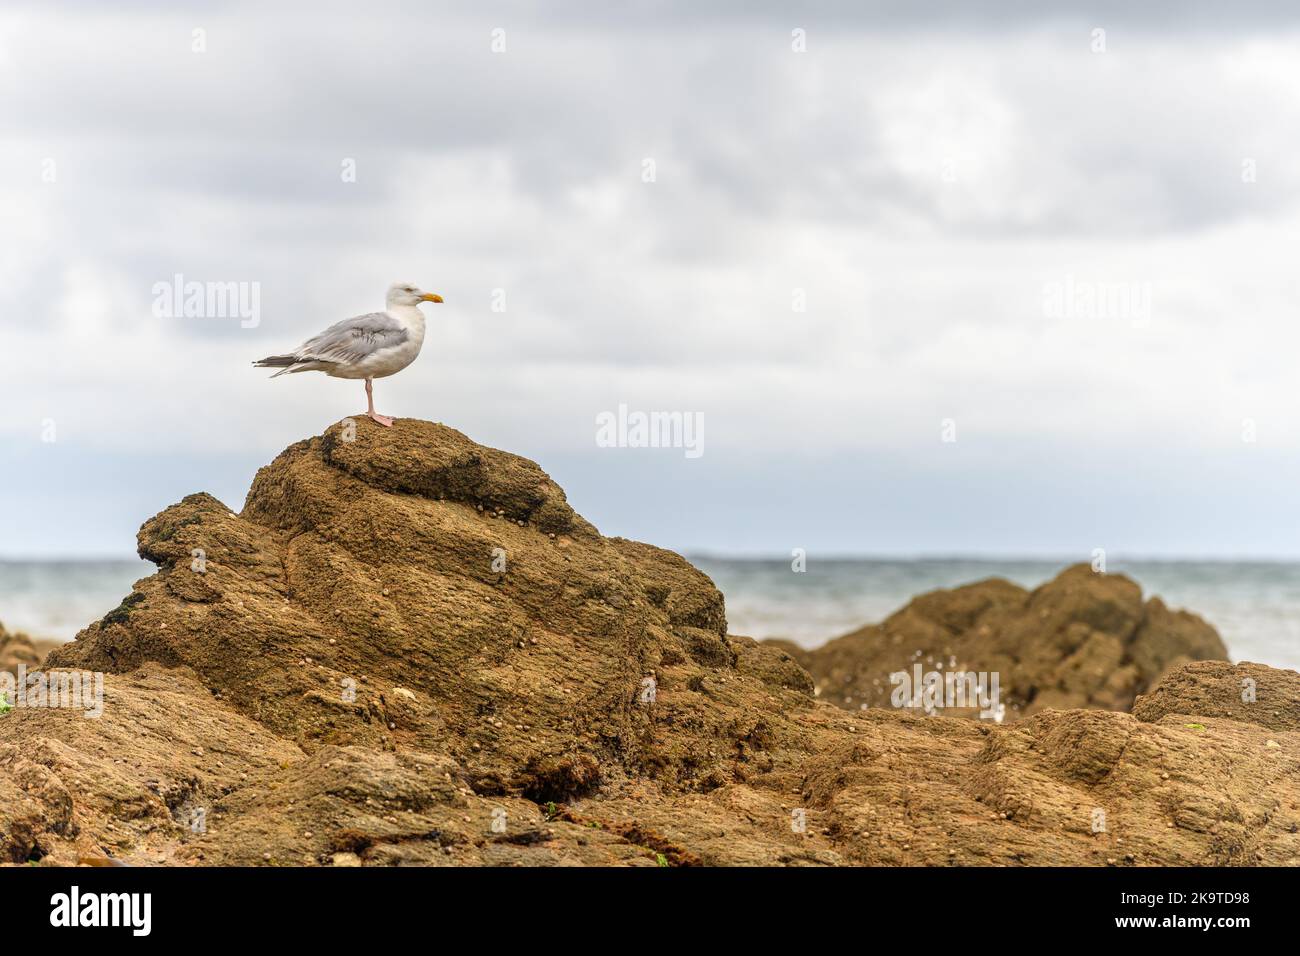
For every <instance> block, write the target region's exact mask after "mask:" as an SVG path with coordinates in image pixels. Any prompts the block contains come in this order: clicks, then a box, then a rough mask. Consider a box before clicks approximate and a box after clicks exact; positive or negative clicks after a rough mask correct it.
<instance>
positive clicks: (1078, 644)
mask: <svg viewBox="0 0 1300 956" xmlns="http://www.w3.org/2000/svg"><path fill="white" fill-rule="evenodd" d="M771 643H773V644H774V645H775V646H778V647H779V648H780V649H782V650H784V651H785V652H786V653H789V654H790V655H791V656H792V657H794V658H795V659H796V660H798V661H799V663H800V664H802V665H803V666H804V667H806V668H807V669H808V671H809V672H810V673H811V674H812V675H813V678H814V680H815V681H816V682H817V687H818V690H819V692H820V693H821V695H822V696H823V697H824V699H826V700H827V701H829V702H831V703H834V704H837V705H838V706H841V707H847V708H850V709H859V708H861V707H863V706H866V707H888V706H890V705H891V700H890V697H891V693H892V691H893V690H894V684H892V683H891V681H890V675H891V674H894V673H896V672H900V671H903V672H908V673H912V672H913V669H914V666H915V665H917V664H920V665H921V666H922V670H923V671H958V672H966V671H972V672H986V673H997V674H998V675H999V678H1000V685H1001V686H1000V689H1001V698H1002V702H1003V704H1005V706H1006V714H1005V717H1006V718H1007V719H1016V718H1018V717H1023V716H1028V715H1029V714H1033V713H1036V712H1038V711H1040V710H1045V709H1048V708H1056V709H1061V708H1068V707H1097V708H1102V709H1105V710H1128V709H1130V708H1131V707H1132V706H1133V701H1134V700H1135V698H1136V697H1137V695H1139V694H1143V693H1145V692H1147V691H1148V690H1149V689H1150V688H1152V687H1154V686H1155V685H1156V683H1157V682H1158V681H1159V680H1160V679H1161V677H1163V676H1164V675H1165V674H1167V673H1169V672H1170V671H1171V670H1173V669H1174V668H1177V667H1179V666H1181V665H1183V664H1186V663H1188V662H1191V661H1198V660H1220V661H1222V660H1226V659H1227V656H1228V654H1227V649H1226V648H1225V647H1224V646H1223V642H1222V641H1221V640H1220V639H1219V635H1218V633H1217V632H1216V631H1215V630H1214V628H1213V627H1211V626H1210V625H1209V624H1207V623H1206V622H1205V621H1203V620H1202V619H1201V618H1199V617H1197V616H1196V615H1195V614H1190V613H1188V612H1186V611H1171V610H1169V609H1168V608H1167V607H1165V605H1164V603H1163V602H1162V601H1161V600H1160V599H1159V598H1154V597H1153V598H1151V599H1149V600H1147V601H1143V600H1142V591H1141V588H1139V587H1138V585H1137V584H1135V583H1134V582H1133V581H1131V580H1130V579H1128V578H1127V577H1125V576H1123V575H1121V574H1098V573H1095V572H1093V571H1092V569H1091V568H1090V567H1088V566H1087V565H1076V566H1074V567H1071V568H1067V569H1066V570H1065V571H1063V572H1061V574H1060V575H1058V576H1057V577H1056V578H1055V579H1054V580H1052V581H1050V582H1048V583H1047V584H1044V585H1042V586H1041V587H1039V588H1037V589H1035V590H1033V591H1026V590H1025V589H1024V588H1021V587H1018V586H1017V585H1015V584H1012V583H1010V582H1008V581H1003V580H1000V579H992V580H988V581H981V582H979V583H977V584H969V585H966V586H964V587H959V588H953V589H951V590H940V591H933V592H930V593H929V594H923V595H921V596H920V597H917V598H915V599H914V600H913V601H912V602H911V603H909V604H908V605H907V606H906V607H904V608H903V609H902V610H900V611H897V612H896V613H894V614H893V615H892V616H890V617H889V618H887V619H886V620H885V621H884V622H883V623H881V624H872V625H868V626H866V627H863V628H861V629H859V630H857V631H854V632H853V633H851V634H846V635H845V636H843V637H840V638H837V639H835V640H833V641H830V642H828V643H827V644H825V645H823V646H822V647H820V648H817V649H816V650H812V651H804V650H801V649H799V648H796V647H794V646H793V645H790V644H789V643H787V642H771ZM959 712H961V713H970V712H972V710H971V709H970V708H967V709H965V710H962V711H959Z"/></svg>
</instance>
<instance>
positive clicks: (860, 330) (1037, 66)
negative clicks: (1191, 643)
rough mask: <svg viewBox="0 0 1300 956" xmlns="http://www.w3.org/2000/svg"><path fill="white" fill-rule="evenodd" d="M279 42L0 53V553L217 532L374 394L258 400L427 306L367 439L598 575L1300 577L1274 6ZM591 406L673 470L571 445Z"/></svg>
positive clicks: (380, 388)
mask: <svg viewBox="0 0 1300 956" xmlns="http://www.w3.org/2000/svg"><path fill="white" fill-rule="evenodd" d="M267 6H268V5H266V4H259V3H247V4H229V5H226V4H212V5H194V6H193V7H192V8H191V12H188V13H178V12H176V8H175V5H173V4H162V3H141V4H132V3H129V2H128V3H114V4H112V5H109V4H90V3H86V4H64V5H62V9H55V8H53V7H51V6H50V5H47V4H40V5H36V4H33V5H30V6H26V7H24V6H23V5H22V4H17V5H14V4H7V5H6V8H5V10H4V11H3V12H0V106H2V107H3V108H0V141H2V143H0V145H2V146H3V148H0V209H2V210H3V221H4V228H3V230H0V380H2V381H3V385H0V398H2V399H3V403H4V411H3V414H2V415H0V442H2V443H3V448H4V455H3V460H0V555H3V556H11V557H13V556H34V555H83V554H85V555H129V554H130V553H131V552H132V551H133V549H134V535H135V531H136V529H137V528H138V526H139V525H140V524H141V522H143V521H144V520H145V519H147V518H148V517H150V516H151V515H153V514H155V513H156V512H157V511H159V510H161V509H162V508H164V507H166V506H167V505H169V504H171V503H172V502H174V501H176V500H178V499H179V498H181V497H182V496H183V495H185V494H188V493H191V492H194V491H200V490H206V491H210V492H212V493H213V494H215V495H217V496H218V497H219V498H221V499H222V500H224V501H225V502H226V503H227V504H229V505H231V506H232V507H234V508H239V507H240V506H241V505H242V502H243V498H244V495H245V494H246V492H247V489H248V486H249V483H250V482H251V480H252V477H253V473H254V471H255V470H256V468H257V467H258V466H260V465H262V464H265V463H266V462H268V461H269V460H270V459H271V458H272V457H274V455H275V454H277V453H278V452H279V451H280V450H281V449H283V448H284V447H285V446H287V445H289V444H290V443H292V442H294V441H297V440H299V439H301V438H303V437H306V436H309V435H313V434H318V433H320V432H321V431H323V430H324V429H325V428H326V427H327V426H328V425H329V424H331V423H332V422H335V421H337V420H338V419H340V418H342V417H344V416H345V415H348V414H354V413H356V412H358V411H360V410H361V409H362V408H363V407H364V398H365V396H364V393H363V391H362V387H361V385H360V383H357V382H352V381H341V380H336V379H329V378H326V377H324V376H321V375H314V374H311V375H300V376H294V377H285V378H280V379H277V380H276V381H273V382H272V381H269V380H268V378H267V373H266V372H265V371H264V370H255V369H253V368H252V367H251V366H250V364H249V363H250V362H251V361H252V360H253V359H255V358H259V357H261V356H263V355H266V354H270V353H273V352H277V351H282V350H285V349H288V348H291V347H292V346H294V345H296V344H297V343H299V342H300V341H302V340H303V339H304V338H306V337H308V336H309V335H311V334H313V333H314V332H316V331H318V330H319V329H321V328H323V327H324V326H325V325H327V324H329V323H332V322H334V321H336V320H338V319H341V318H344V317H347V316H349V315H354V314H357V313H360V312H367V311H372V310H375V309H378V308H380V307H381V306H382V305H383V293H384V290H385V288H386V287H387V285H388V284H389V283H390V282H391V281H392V280H395V279H403V280H410V281H413V282H416V283H418V284H419V285H421V286H422V287H424V288H426V289H429V290H431V291H435V292H438V293H440V294H442V295H443V296H444V298H445V300H446V302H445V304H443V305H429V306H425V307H424V308H425V312H426V314H427V315H428V317H429V320H430V321H429V333H428V336H427V338H426V341H425V346H424V352H423V354H422V355H421V356H420V358H419V360H418V361H417V362H416V363H415V364H414V365H413V366H411V367H410V368H409V369H407V370H406V371H404V372H403V373H401V374H400V375H398V376H397V377H395V378H392V379H384V380H380V381H377V382H376V385H375V391H376V403H377V405H378V407H379V410H380V411H382V412H385V413H388V414H393V415H397V416H399V417H419V418H426V419H430V420H435V421H442V422H446V423H447V424H450V425H453V426H455V427H456V428H459V429H461V430H462V431H464V432H466V433H467V434H468V435H469V436H470V437H472V438H474V439H476V440H478V441H480V442H483V443H485V444H489V445H494V446H497V447H501V448H506V449H509V450H511V451H514V452H518V453H520V454H523V455H526V456H528V457H530V458H533V459H535V460H537V461H538V462H539V463H540V464H541V465H542V467H544V468H545V469H546V470H548V471H549V472H550V473H551V474H552V475H553V476H554V477H555V478H556V480H557V481H559V482H560V484H561V485H563V487H564V488H565V489H566V490H567V492H568V495H569V499H570V501H571V502H572V503H573V505H574V506H575V507H576V508H577V509H578V510H579V511H580V512H581V513H583V514H584V515H586V516H587V517H588V518H589V519H590V520H592V521H593V522H594V523H595V524H596V525H597V526H598V527H599V528H600V529H601V530H602V531H603V532H605V533H606V534H622V535H627V536H630V537H635V538H640V539H643V540H647V541H651V542H653V543H656V544H661V545H664V546H668V547H673V548H677V549H679V550H685V551H710V552H714V553H723V554H758V553H763V554H788V553H789V552H790V550H791V549H792V548H796V547H802V548H805V549H807V550H808V552H809V554H810V555H815V554H828V553H832V552H834V553H840V554H843V553H868V554H882V555H883V554H897V555H912V554H957V553H962V554H1002V555H1011V554H1014V555H1045V556H1053V557H1057V556H1078V557H1080V558H1081V559H1086V558H1087V557H1088V555H1089V554H1090V553H1091V551H1092V549H1094V548H1098V547H1104V548H1106V549H1107V550H1108V551H1109V552H1113V553H1116V554H1128V555H1181V556H1194V555H1213V556H1244V555H1250V556H1283V555H1290V556H1294V555H1300V516H1298V514H1297V509H1296V508H1295V507H1294V505H1293V502H1294V501H1295V497H1296V489H1297V487H1300V453H1298V451H1297V448H1298V447H1300V446H1298V442H1300V422H1298V421H1297V411H1300V402H1298V401H1297V390H1298V389H1300V381H1298V380H1297V375H1296V373H1295V365H1296V364H1297V362H1298V361H1300V332H1297V321H1296V320H1297V309H1296V298H1297V291H1300V278H1297V270H1296V266H1295V261H1296V250H1297V247H1296V238H1297V227H1298V226H1300V215H1298V212H1300V210H1298V209H1297V202H1296V197H1297V195H1298V193H1297V189H1298V187H1300V165H1298V162H1297V157H1300V22H1298V21H1297V20H1295V19H1292V18H1289V17H1287V16H1286V15H1284V14H1283V13H1280V12H1279V11H1278V10H1277V9H1276V7H1277V6H1279V5H1277V4H1272V3H1269V4H1264V3H1259V4H1251V3H1238V4H1236V5H1234V7H1233V13H1232V15H1231V17H1230V18H1228V17H1224V16H1219V18H1218V19H1216V17H1215V15H1214V13H1213V10H1214V8H1215V7H1214V5H1210V4H1204V5H1199V4H1190V5H1189V4H1172V3H1171V4H1162V3H1156V4H1144V5H1142V6H1143V9H1141V10H1138V11H1126V9H1125V8H1126V7H1127V6H1128V4H1119V3H1102V4H1090V5H1052V4H1032V5H1031V4H1015V3H1004V4H991V3H956V2H953V3H949V4H936V5H927V9H928V10H929V11H930V13H929V14H928V15H925V16H922V15H920V14H919V13H918V12H917V11H916V10H915V7H916V6H917V5H915V4H904V3H888V4H849V3H844V4H825V5H811V4H809V5H795V6H794V7H793V9H792V10H791V9H784V8H786V7H787V6H789V5H785V4H777V3H759V4H745V5H740V4H735V5H725V4H717V5H713V6H712V7H711V12H702V11H701V10H700V9H699V5H698V4H694V3H685V2H682V3H677V4H653V5H652V4H649V3H645V4H634V5H630V6H627V7H620V8H619V9H618V10H614V9H611V5H607V4H596V3H590V4H577V3H568V4H547V5H545V6H546V8H548V9H542V5H537V6H534V5H528V4H495V5H494V4H492V3H473V4H471V3H456V4H451V3H447V4H405V5H401V6H398V5H396V4H393V5H386V4H382V3H366V4H357V3H347V4H332V5H331V4H311V5H310V6H307V5H303V6H302V7H301V8H300V9H299V10H298V12H293V11H292V10H289V9H282V10H280V11H273V10H267V9H264V8H265V7H267ZM1098 30H1101V31H1104V33H1098V32H1097V31H1098ZM195 31H200V32H197V33H196V32H195ZM494 31H500V32H494ZM799 31H802V32H799ZM502 44H504V49H503V50H499V51H498V50H494V49H493V47H494V45H495V46H496V47H498V48H500V47H501V46H502ZM196 48H197V49H196ZM647 161H649V163H648V162H647ZM353 169H354V170H355V177H353V176H351V175H350V170H353ZM649 169H652V170H653V177H652V179H653V181H647V178H648V174H647V170H649ZM353 179H355V181H352V180H353ZM177 274H180V275H183V276H184V277H185V279H186V280H189V281H198V282H236V283H242V284H243V286H242V287H243V288H245V289H251V288H253V287H254V286H255V287H256V288H257V290H258V294H259V295H260V311H259V313H258V315H257V320H256V324H255V325H253V324H252V323H250V322H246V321H245V322H241V319H240V317H238V316H200V317H189V318H186V317H184V316H177V317H168V316H159V315H156V314H155V311H156V310H155V308H154V298H155V295H154V289H155V287H156V284H158V283H160V282H163V283H166V282H170V281H172V280H173V277H174V276H175V275H177ZM497 290H502V291H497ZM502 300H504V303H505V310H504V311H494V308H493V304H494V301H495V302H497V303H498V305H499V304H500V302H501V301H502ZM801 304H802V310H801ZM245 326H250V327H245ZM620 404H625V405H627V406H628V408H629V409H631V410H645V411H682V412H686V413H689V414H691V415H692V416H698V417H699V418H702V421H703V444H702V450H703V454H702V455H700V456H699V457H689V456H687V455H686V454H685V453H684V450H683V449H641V448H603V447H598V445H597V443H596V419H597V416H598V415H599V414H600V413H602V412H605V411H615V410H616V409H617V408H618V406H619V405H620ZM945 438H947V439H954V438H955V440H944V439H945Z"/></svg>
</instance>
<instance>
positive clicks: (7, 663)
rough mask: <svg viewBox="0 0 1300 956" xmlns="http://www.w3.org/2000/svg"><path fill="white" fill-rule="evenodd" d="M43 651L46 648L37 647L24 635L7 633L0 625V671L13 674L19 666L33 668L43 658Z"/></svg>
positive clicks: (2, 625)
mask: <svg viewBox="0 0 1300 956" xmlns="http://www.w3.org/2000/svg"><path fill="white" fill-rule="evenodd" d="M45 650H48V647H46V648H41V647H38V646H37V644H36V642H35V641H33V640H32V639H31V638H30V637H28V636H27V635H26V634H23V633H15V632H13V631H7V630H5V626H4V624H0V671H9V672H11V673H12V672H15V671H17V669H18V665H19V664H23V665H25V666H27V667H35V666H36V665H37V664H39V663H40V662H41V659H42V658H43V657H44V656H45V655H44V651H45Z"/></svg>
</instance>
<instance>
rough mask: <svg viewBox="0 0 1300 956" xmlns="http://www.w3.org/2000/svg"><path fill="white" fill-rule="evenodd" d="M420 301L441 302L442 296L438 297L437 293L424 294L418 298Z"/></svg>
mask: <svg viewBox="0 0 1300 956" xmlns="http://www.w3.org/2000/svg"><path fill="white" fill-rule="evenodd" d="M420 301H421V302H441V301H442V296H440V295H438V294H437V293H434V292H426V293H425V294H424V295H422V296H420Z"/></svg>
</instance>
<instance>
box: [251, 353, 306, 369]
mask: <svg viewBox="0 0 1300 956" xmlns="http://www.w3.org/2000/svg"><path fill="white" fill-rule="evenodd" d="M297 361H298V357H297V356H295V355H268V356H267V357H266V358H264V359H258V360H257V361H256V362H254V363H253V366H254V367H255V368H285V367H287V366H290V365H293V364H295V363H296V362H297Z"/></svg>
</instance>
